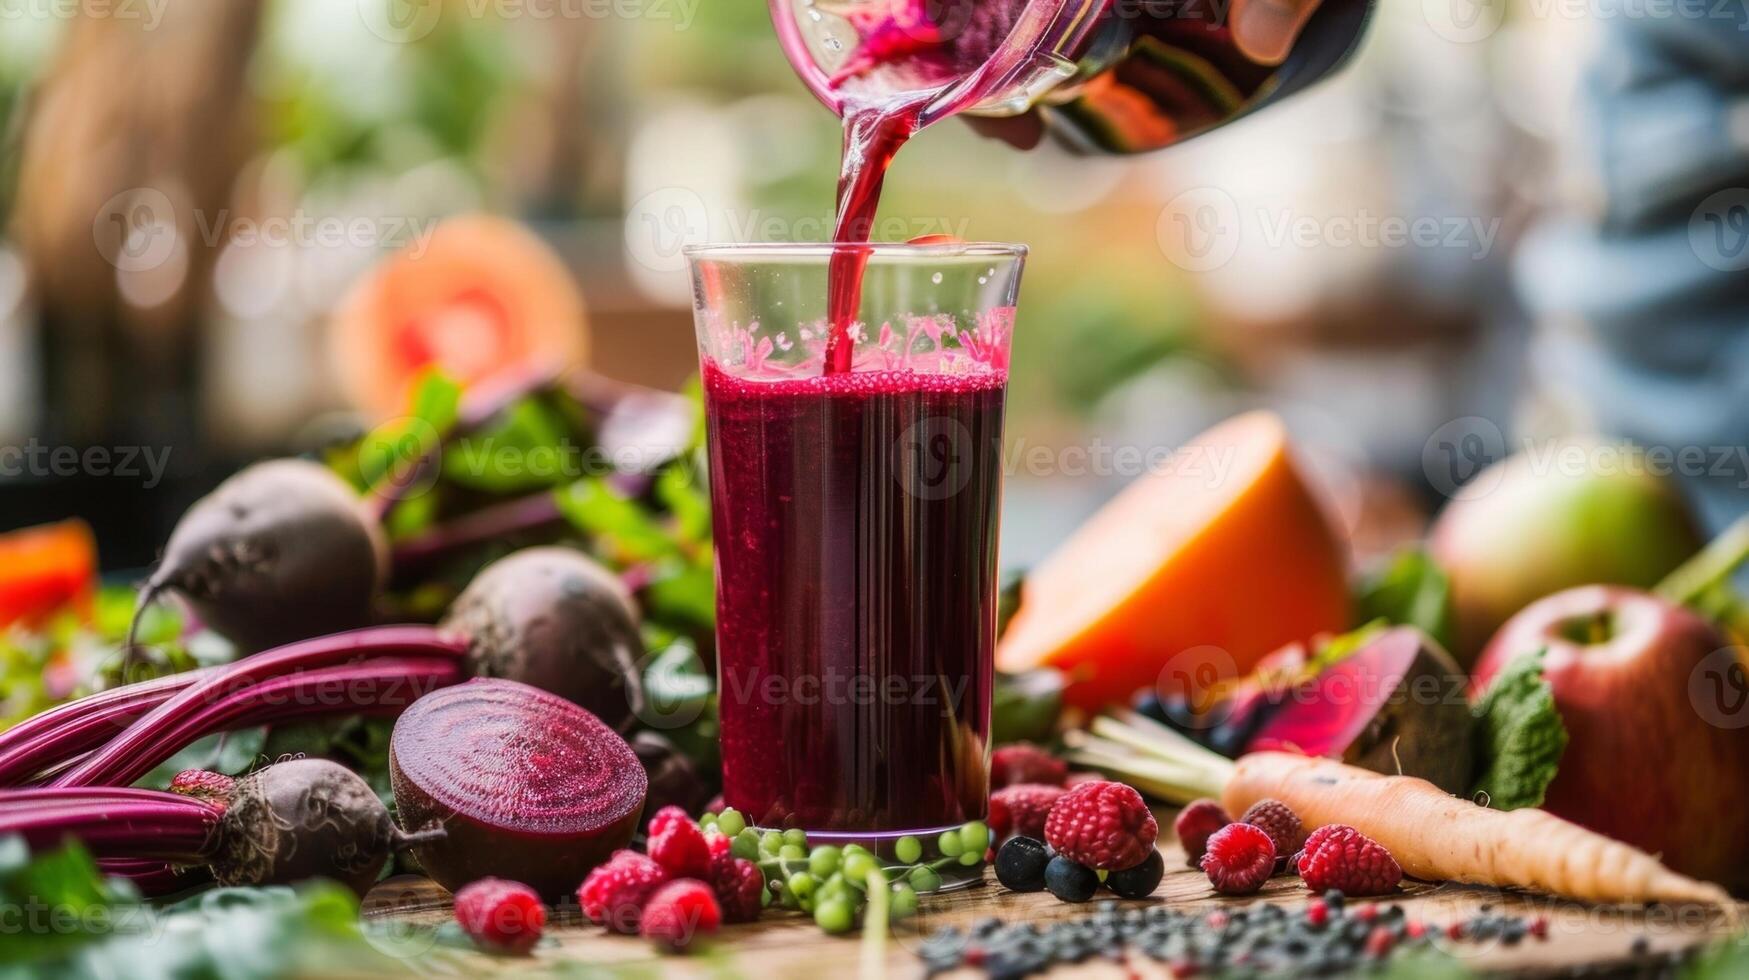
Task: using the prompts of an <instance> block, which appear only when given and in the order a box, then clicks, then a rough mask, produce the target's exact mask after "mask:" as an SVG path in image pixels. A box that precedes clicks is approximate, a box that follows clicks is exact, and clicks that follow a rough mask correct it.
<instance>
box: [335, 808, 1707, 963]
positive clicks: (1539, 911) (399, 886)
mask: <svg viewBox="0 0 1749 980" xmlns="http://www.w3.org/2000/svg"><path fill="white" fill-rule="evenodd" d="M1165 826H1170V823H1167V824H1165ZM1161 850H1162V852H1163V853H1164V854H1165V857H1166V867H1167V873H1166V878H1165V880H1164V881H1162V882H1161V883H1160V887H1159V889H1158V890H1157V891H1156V892H1155V895H1154V897H1153V898H1152V899H1149V900H1148V902H1149V903H1151V904H1169V905H1171V906H1173V907H1174V908H1178V909H1208V910H1213V909H1216V908H1223V907H1225V908H1231V907H1236V906H1239V905H1243V904H1247V903H1251V902H1259V901H1274V902H1280V903H1283V904H1287V905H1299V904H1302V903H1304V902H1305V901H1306V900H1307V899H1308V898H1310V897H1311V896H1310V893H1309V892H1307V891H1306V889H1305V886H1304V885H1302V884H1301V883H1300V880H1299V879H1298V878H1297V877H1293V876H1291V875H1288V876H1278V877H1277V878H1275V879H1274V880H1272V881H1271V882H1270V884H1269V886H1268V887H1267V888H1266V889H1265V890H1264V891H1263V892H1262V893H1261V894H1260V895H1258V896H1253V897H1251V898H1247V899H1225V898H1221V897H1219V896H1217V895H1215V894H1214V893H1213V891H1212V890H1211V889H1210V888H1209V884H1208V879H1207V878H1206V877H1204V875H1203V874H1202V872H1200V871H1193V870H1191V869H1189V868H1187V867H1186V866H1185V863H1184V853H1183V851H1182V850H1180V849H1179V848H1178V846H1177V845H1176V844H1175V843H1167V844H1163V845H1162V846H1161ZM1406 886H1407V887H1406V888H1405V891H1404V894H1403V895H1401V896H1399V897H1398V898H1396V899H1394V901H1397V902H1400V903H1401V904H1402V905H1403V906H1404V907H1405V911H1406V912H1407V913H1408V915H1409V917H1410V918H1411V919H1417V920H1421V921H1423V922H1426V923H1429V924H1435V923H1437V924H1440V925H1444V924H1447V923H1450V922H1454V921H1458V920H1462V919H1467V918H1470V917H1471V916H1474V915H1476V914H1478V913H1479V912H1480V911H1482V910H1483V908H1484V907H1488V909H1489V910H1490V911H1492V912H1495V913H1502V914H1514V915H1524V916H1527V917H1528V916H1546V917H1547V918H1548V920H1549V937H1548V940H1547V941H1545V942H1539V941H1537V940H1535V939H1526V940H1525V941H1523V942H1522V943H1520V944H1518V945H1517V946H1513V947H1508V946H1505V945H1503V944H1500V943H1498V942H1494V943H1491V944H1472V943H1446V942H1444V941H1443V940H1441V941H1440V942H1439V943H1438V945H1439V948H1441V949H1444V950H1446V951H1447V952H1449V953H1451V954H1452V955H1454V956H1456V957H1458V958H1459V959H1460V960H1461V962H1462V963H1463V964H1464V965H1465V966H1467V967H1469V968H1470V969H1472V970H1475V971H1478V972H1503V973H1508V974H1516V975H1529V976H1537V975H1575V974H1577V975H1598V976H1611V975H1635V974H1640V975H1656V974H1657V973H1659V972H1661V971H1660V967H1661V966H1662V965H1664V964H1667V963H1668V962H1669V959H1670V957H1671V955H1672V954H1676V953H1680V952H1682V951H1685V950H1690V949H1693V948H1694V947H1696V946H1698V945H1701V944H1703V943H1705V942H1706V941H1708V940H1709V939H1716V938H1718V937H1721V936H1724V935H1727V934H1728V933H1729V932H1730V926H1729V924H1728V923H1727V922H1726V919H1725V916H1724V915H1723V914H1721V913H1719V912H1717V911H1707V910H1704V909H1698V908H1681V909H1672V908H1663V907H1654V908H1647V909H1625V908H1600V907H1588V906H1584V905H1580V904H1575V903H1571V902H1562V901H1557V900H1552V899H1548V898H1543V897H1540V896H1534V895H1523V894H1516V893H1505V892H1500V891H1496V890H1491V889H1484V888H1472V887H1463V886H1454V885H1439V886H1434V885H1420V884H1414V883H1406ZM1101 894H1102V895H1109V893H1104V892H1102V893H1101ZM1137 904H1140V903H1137ZM1091 911H1092V904H1091V903H1089V904H1088V905H1070V904H1068V903H1065V902H1060V901H1058V900H1057V899H1055V898H1053V897H1051V896H1050V894H1048V893H1044V892H1039V893H1033V894H1017V893H1013V892H1010V891H1008V890H1007V889H1005V888H1003V887H1001V886H1000V885H998V884H997V883H996V881H995V876H994V874H993V873H991V872H990V871H988V870H986V872H985V883H984V884H983V885H982V886H973V887H970V888H965V889H962V890H960V891H957V892H952V893H949V894H944V895H933V896H924V897H923V900H922V903H921V906H920V908H919V909H918V914H917V916H916V917H914V918H913V919H911V920H908V921H906V922H902V923H899V924H896V925H895V926H894V927H893V929H892V935H891V939H890V941H889V943H888V948H887V956H886V959H885V975H887V976H891V977H921V976H922V975H923V973H924V970H923V966H922V961H921V960H919V959H918V958H917V957H916V954H915V950H916V947H917V945H918V944H919V942H920V941H921V940H922V938H923V937H925V936H927V935H929V934H931V933H933V932H934V931H936V930H937V929H940V928H942V927H944V926H949V925H953V926H960V927H961V928H962V929H963V928H964V927H966V926H968V925H970V924H971V923H973V922H975V921H977V920H979V919H981V918H984V917H986V916H995V917H997V918H999V919H1002V920H1004V921H1005V922H1018V921H1031V922H1037V923H1044V922H1047V921H1051V920H1056V919H1063V918H1070V917H1074V916H1080V915H1087V914H1089V913H1091ZM366 915H367V916H368V917H370V918H372V919H374V920H377V921H379V922H382V921H385V920H386V921H393V922H407V923H417V924H422V925H435V924H440V923H443V922H446V921H448V920H449V918H450V909H449V896H448V894H447V893H446V892H444V891H443V889H441V888H439V887H438V886H436V885H435V884H433V883H431V882H430V881H428V880H425V879H422V878H406V879H396V880H392V881H389V882H384V883H383V884H382V885H380V886H378V890H377V891H375V892H373V893H372V896H371V898H370V899H369V900H367V902H366ZM548 935H549V936H550V937H552V938H551V939H549V940H547V941H545V942H543V943H542V945H541V946H540V947H539V948H537V949H536V950H535V952H534V954H533V957H532V959H528V958H509V957H492V956H484V955H481V956H479V957H477V958H470V961H469V963H468V971H469V972H470V973H475V972H476V968H477V975H482V976H490V975H510V974H516V973H523V972H530V971H535V972H543V968H545V970H550V971H551V972H557V973H568V972H571V971H573V970H574V969H575V968H577V967H579V966H581V965H585V964H587V965H590V966H595V967H620V968H623V972H625V973H627V974H629V975H635V976H650V975H674V976H685V977H692V976H697V977H713V978H721V977H725V976H746V977H757V978H759V980H789V978H796V980H850V978H852V977H853V976H854V975H856V973H857V972H858V971H859V970H860V957H861V946H860V939H859V934H856V933H853V934H851V935H850V936H847V937H832V936H828V935H826V934H825V933H823V932H821V931H820V929H819V928H818V927H816V926H815V925H814V923H813V920H812V919H811V918H808V917H806V916H804V915H802V914H800V913H794V912H784V911H782V910H780V909H777V908H775V907H774V908H772V909H768V910H766V913H765V915H764V917H763V918H762V919H761V920H760V921H759V922H756V923H752V924H749V925H738V926H725V927H724V928H723V930H722V932H721V933H720V934H719V935H718V941H717V942H716V943H715V946H714V948H715V950H716V955H714V956H711V957H702V958H700V957H680V956H665V955H660V954H657V953H656V952H655V951H654V950H653V949H652V947H651V946H650V944H649V943H647V942H645V941H643V940H641V939H637V938H634V937H623V936H613V935H608V934H607V933H606V932H605V931H604V930H602V929H599V928H596V927H594V926H590V925H589V924H587V923H586V922H584V921H582V920H581V919H580V918H579V917H577V915H576V913H575V908H574V907H573V910H572V912H571V913H570V914H568V915H567V914H561V917H560V919H559V924H558V926H557V927H556V928H549V929H548ZM475 959H477V962H475V961H474V960H475ZM613 972H619V971H613ZM949 976H955V977H965V978H971V977H977V976H982V973H981V972H975V971H967V970H962V971H959V972H958V973H957V974H950V975H949ZM1052 976H1064V977H1114V978H1120V977H1121V978H1126V980H1129V978H1137V977H1142V978H1151V977H1169V976H1170V972H1169V971H1168V970H1167V969H1166V968H1165V966H1164V964H1160V963H1155V962H1152V961H1150V960H1147V959H1146V958H1144V957H1140V956H1136V957H1132V958H1131V959H1130V960H1129V961H1127V962H1125V963H1114V962H1111V961H1109V960H1099V961H1090V962H1087V963H1083V964H1079V965H1076V966H1073V967H1066V968H1059V969H1058V970H1056V971H1055V972H1054V973H1053V974H1052Z"/></svg>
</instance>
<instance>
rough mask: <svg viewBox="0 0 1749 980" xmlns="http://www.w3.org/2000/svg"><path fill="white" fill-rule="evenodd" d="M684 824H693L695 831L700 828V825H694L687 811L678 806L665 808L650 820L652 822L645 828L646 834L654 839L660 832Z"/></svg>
mask: <svg viewBox="0 0 1749 980" xmlns="http://www.w3.org/2000/svg"><path fill="white" fill-rule="evenodd" d="M683 823H685V824H692V826H693V829H695V830H696V829H697V828H698V825H697V824H695V823H693V821H692V818H691V817H689V816H687V815H686V811H685V810H682V809H681V808H679V807H677V806H665V807H663V808H662V809H660V810H657V811H656V815H655V816H653V817H651V818H650V822H649V823H648V824H646V825H645V827H644V833H645V835H647V836H651V837H654V836H655V835H656V834H657V832H659V831H662V830H666V829H668V828H669V827H671V826H674V825H676V824H683Z"/></svg>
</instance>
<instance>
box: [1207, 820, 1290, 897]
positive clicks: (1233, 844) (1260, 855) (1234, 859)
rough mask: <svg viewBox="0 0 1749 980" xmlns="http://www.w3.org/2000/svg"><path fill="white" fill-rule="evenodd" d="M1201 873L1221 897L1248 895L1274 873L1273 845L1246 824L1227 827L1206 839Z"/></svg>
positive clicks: (1257, 830) (1258, 830)
mask: <svg viewBox="0 0 1749 980" xmlns="http://www.w3.org/2000/svg"><path fill="white" fill-rule="evenodd" d="M1202 870H1203V873H1205V874H1207V875H1208V876H1209V884H1211V885H1214V886H1215V891H1218V892H1220V893H1221V894H1223V895H1250V894H1252V893H1253V892H1255V891H1257V890H1258V889H1259V888H1262V887H1263V883H1264V882H1266V881H1268V880H1269V876H1270V874H1272V873H1273V872H1274V871H1275V842H1273V841H1271V840H1270V839H1269V835H1268V834H1266V833H1264V832H1263V831H1262V830H1260V829H1258V828H1256V827H1253V826H1251V825H1250V824H1248V823H1230V824H1228V825H1226V826H1225V827H1222V828H1221V829H1220V830H1217V831H1215V832H1214V834H1212V835H1211V836H1210V837H1209V844H1208V853H1206V854H1204V855H1203V856H1202Z"/></svg>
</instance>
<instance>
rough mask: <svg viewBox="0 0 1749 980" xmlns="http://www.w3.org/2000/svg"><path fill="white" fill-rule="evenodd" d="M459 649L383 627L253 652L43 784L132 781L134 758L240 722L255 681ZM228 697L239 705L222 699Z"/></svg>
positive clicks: (419, 633) (415, 631)
mask: <svg viewBox="0 0 1749 980" xmlns="http://www.w3.org/2000/svg"><path fill="white" fill-rule="evenodd" d="M467 651H468V643H467V640H466V639H464V638H462V637H459V636H455V635H452V634H449V633H445V632H443V631H440V630H438V629H436V628H433V627H429V626H384V627H378V628H373V629H362V630H353V631H351V632H348V633H339V634H335V635H333V636H324V637H318V638H316V639H313V640H304V641H301V642H298V643H290V644H287V645H285V646H282V647H278V648H276V649H273V650H268V651H265V652H263V653H259V654H255V655H254V656H250V657H246V658H244V659H242V660H239V661H237V662H236V663H234V664H231V665H229V666H227V667H224V668H221V669H220V670H218V671H215V672H214V673H212V674H209V675H206V676H203V677H201V678H199V679H198V680H197V681H196V682H195V683H193V684H190V685H189V686H187V687H185V688H183V689H182V690H181V691H178V692H176V693H175V694H174V695H173V696H171V697H170V698H169V699H167V700H165V701H164V702H163V703H161V704H159V705H158V706H157V707H155V708H153V709H152V710H151V711H150V712H147V713H146V714H145V715H143V716H141V717H140V718H139V719H138V720H137V721H135V722H134V723H133V724H132V725H130V726H128V728H127V729H126V730H125V731H123V732H122V733H121V734H120V735H117V736H116V737H115V738H113V739H111V740H110V741H109V742H108V743H107V744H105V745H104V746H103V747H102V748H100V749H98V750H97V751H95V752H92V753H91V754H90V755H89V756H87V757H86V758H85V759H84V760H82V761H80V762H79V764H78V765H76V766H74V767H73V768H71V769H69V770H67V771H66V772H63V773H61V774H60V775H58V776H56V777H55V778H54V779H53V780H51V781H50V785H51V786H56V787H75V786H101V785H105V784H115V783H123V784H125V783H128V782H132V781H133V780H134V779H137V778H139V776H141V775H143V774H145V773H146V772H147V771H149V770H150V769H151V767H152V766H151V764H146V765H144V766H142V765H141V764H140V762H141V761H142V760H147V759H154V758H155V759H158V760H159V761H162V759H163V758H167V757H168V756H167V755H164V750H165V749H166V748H169V749H170V751H172V752H174V751H175V750H176V749H179V748H182V747H184V746H186V745H187V744H189V742H192V741H193V740H194V739H195V738H199V737H200V735H202V734H206V733H207V732H211V731H218V730H220V728H216V727H213V726H215V725H223V724H226V723H227V722H225V721H224V718H225V716H226V715H227V714H228V715H230V716H231V717H232V718H236V717H248V716H249V709H248V707H247V705H248V704H249V703H250V700H249V699H251V698H258V696H259V694H260V692H259V691H256V690H252V689H253V688H257V687H258V686H259V685H261V684H262V683H263V682H267V681H273V680H275V679H279V678H285V677H288V676H294V675H296V674H297V673H299V672H303V671H315V670H322V669H325V668H333V667H340V666H343V665H345V664H346V663H347V662H348V661H351V660H357V659H365V660H378V659H381V658H391V657H427V658H448V659H450V660H452V661H459V660H460V659H461V658H462V657H463V656H465V655H466V653H467ZM458 669H459V667H458ZM375 676H376V677H377V678H378V679H382V678H384V677H385V676H390V677H392V676H393V675H384V674H383V673H381V668H380V667H379V668H377V673H376V674H375ZM294 686H295V685H294ZM233 695H239V696H242V697H243V698H244V699H245V700H244V701H243V702H237V701H234V700H227V699H229V698H232V696H233ZM279 707H287V706H286V705H279ZM290 707H294V708H300V707H311V706H307V705H292V706H290ZM314 707H316V708H317V709H318V711H319V712H336V711H337V710H338V709H339V708H341V707H342V705H341V704H339V703H336V704H332V705H319V706H314ZM310 713H316V712H311V711H302V712H294V713H293V714H292V715H291V717H298V716H300V715H307V714H310ZM256 717H258V718H259V716H256ZM274 717H283V716H282V715H275V716H274ZM230 723H235V722H234V721H233V722H230ZM255 723H256V724H259V723H261V722H260V721H259V720H258V721H256V722H255ZM48 764H49V765H52V764H53V762H52V761H51V762H49V763H48ZM40 768H44V767H43V766H39V770H40Z"/></svg>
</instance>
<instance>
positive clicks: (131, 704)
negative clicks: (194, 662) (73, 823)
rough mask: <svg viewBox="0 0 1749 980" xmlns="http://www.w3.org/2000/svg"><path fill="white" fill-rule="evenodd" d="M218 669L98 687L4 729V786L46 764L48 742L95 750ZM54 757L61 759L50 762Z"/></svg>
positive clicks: (0, 735)
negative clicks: (45, 751) (44, 753)
mask: <svg viewBox="0 0 1749 980" xmlns="http://www.w3.org/2000/svg"><path fill="white" fill-rule="evenodd" d="M219 669H220V668H217V667H207V668H203V669H201V670H194V671H189V672H187V673H183V674H172V675H170V676H168V677H159V678H155V679H153V680H149V681H140V682H138V683H135V684H127V685H124V686H121V687H114V688H110V689H109V690H107V691H99V692H98V693H96V694H90V695H87V696H85V697H82V698H80V699H78V700H77V701H69V702H67V703H66V704H62V705H57V706H55V707H53V708H50V709H49V710H47V711H44V712H42V713H41V714H37V715H33V716H31V717H30V718H27V719H25V720H24V721H21V722H19V723H18V724H16V725H14V726H12V727H11V728H9V729H7V730H6V731H4V732H0V787H8V786H16V785H18V784H20V783H22V782H24V781H25V780H28V779H29V778H31V777H32V776H34V775H36V774H37V773H38V772H39V771H41V770H42V769H44V768H47V765H46V764H44V763H42V762H41V761H40V760H41V759H42V758H43V756H42V755H41V753H42V752H43V751H44V749H43V746H44V744H45V742H58V743H60V745H61V749H60V751H61V752H64V753H68V754H77V753H80V752H86V751H89V750H91V749H94V748H96V747H97V746H99V745H102V744H103V743H104V742H105V741H106V740H108V739H109V738H110V737H111V736H112V735H114V734H115V733H117V732H119V731H121V730H122V729H124V728H126V727H127V726H129V725H131V724H133V723H134V721H135V720H136V719H138V718H139V717H141V716H142V715H144V714H145V713H146V712H148V711H151V710H152V709H153V708H156V707H157V706H158V705H160V704H163V703H164V702H165V701H167V700H169V699H170V698H171V697H172V696H173V695H175V694H177V693H178V692H180V691H184V690H187V689H188V688H189V687H191V686H193V685H194V684H195V682H196V681H198V680H200V679H201V678H202V677H208V676H211V675H212V674H214V673H216V672H217V671H218V670H219ZM63 757H64V756H63ZM54 761H59V759H53V760H51V763H52V762H54Z"/></svg>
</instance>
